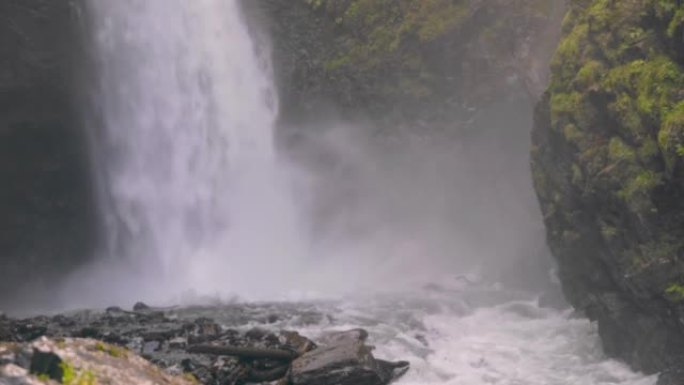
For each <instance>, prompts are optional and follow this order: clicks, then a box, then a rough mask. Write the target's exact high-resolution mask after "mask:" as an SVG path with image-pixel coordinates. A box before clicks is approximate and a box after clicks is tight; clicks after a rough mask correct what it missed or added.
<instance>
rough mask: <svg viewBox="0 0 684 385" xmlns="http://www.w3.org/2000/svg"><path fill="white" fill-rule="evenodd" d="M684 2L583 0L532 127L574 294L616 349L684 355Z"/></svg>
mask: <svg viewBox="0 0 684 385" xmlns="http://www.w3.org/2000/svg"><path fill="white" fill-rule="evenodd" d="M683 66H684V5H683V4H682V2H681V1H679V0H633V1H613V0H595V1H588V0H574V1H571V2H570V11H569V13H568V14H567V16H566V17H565V20H564V22H563V39H562V41H561V43H560V45H559V47H558V50H557V52H556V54H555V57H554V59H553V62H552V78H551V84H550V87H549V89H548V91H547V93H546V94H545V97H544V98H543V100H542V102H541V103H540V104H539V106H538V108H537V112H536V122H535V128H534V133H533V142H534V148H533V151H532V166H533V174H534V183H535V187H536V190H537V192H538V195H539V199H540V201H541V206H542V211H543V213H544V220H545V223H546V227H547V235H548V243H549V245H550V246H551V249H552V251H553V254H554V255H555V256H556V258H557V260H558V263H559V265H560V267H559V272H560V278H561V281H562V283H563V287H564V291H565V294H566V297H567V298H568V300H570V302H571V303H572V304H573V305H574V306H575V307H576V308H578V309H581V310H584V311H585V312H586V314H587V315H588V316H589V317H591V318H592V319H595V320H598V324H599V331H600V334H601V337H602V339H603V343H604V347H605V350H606V352H607V353H609V354H611V355H614V356H618V357H621V358H623V359H624V360H626V361H627V362H629V363H631V364H632V365H634V366H635V367H636V368H639V369H642V370H644V371H647V372H654V371H659V370H662V369H667V368H668V367H671V366H673V365H677V364H679V365H681V364H682V363H683V362H684V361H683V358H684V262H682V256H683V255H684V254H683V253H684V200H683V199H682V197H683V196H684V195H683V194H684V162H683V160H684V159H682V157H683V156H684V146H683V145H684V67H683Z"/></svg>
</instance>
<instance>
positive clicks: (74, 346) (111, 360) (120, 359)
mask: <svg viewBox="0 0 684 385" xmlns="http://www.w3.org/2000/svg"><path fill="white" fill-rule="evenodd" d="M0 349H3V350H4V351H7V350H9V351H15V352H18V351H23V350H27V349H32V351H33V353H32V358H31V368H30V370H26V368H23V367H22V366H21V364H19V363H18V362H12V363H8V364H5V365H2V366H0V384H2V385H20V384H21V385H23V384H31V385H33V384H46V383H49V384H56V383H60V382H62V381H63V379H64V378H63V377H64V373H65V372H66V370H67V369H66V368H67V367H68V368H69V372H70V373H71V375H72V376H74V378H73V382H71V383H78V384H96V383H97V384H110V385H131V384H167V385H193V384H196V383H195V382H193V381H191V380H190V379H189V378H185V377H182V376H173V375H170V374H168V373H165V372H164V371H162V370H161V369H160V368H158V367H156V366H154V365H153V364H151V363H150V362H148V361H147V360H145V359H143V358H141V357H139V356H137V355H135V354H133V353H132V352H129V351H124V350H118V349H117V348H115V347H112V346H108V345H105V344H103V343H102V342H98V341H96V340H92V339H74V338H66V339H59V340H52V339H48V338H46V337H42V338H40V339H38V340H36V341H34V342H32V343H24V344H7V343H0ZM46 375H47V376H48V377H49V378H51V379H52V380H54V381H46V382H43V381H42V380H39V378H40V379H43V378H44V376H46ZM39 376H40V377H39Z"/></svg>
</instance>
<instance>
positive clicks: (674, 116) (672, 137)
mask: <svg viewBox="0 0 684 385" xmlns="http://www.w3.org/2000/svg"><path fill="white" fill-rule="evenodd" d="M658 145H659V146H660V150H661V151H662V153H663V157H664V158H665V164H666V165H667V168H668V171H670V172H672V171H673V170H674V167H675V166H676V164H677V162H678V160H679V159H680V158H682V157H683V156H684V101H682V102H680V103H679V104H677V106H675V107H674V108H673V109H672V111H670V112H669V113H668V115H667V116H666V117H665V120H664V122H663V125H662V127H661V128H660V131H659V132H658Z"/></svg>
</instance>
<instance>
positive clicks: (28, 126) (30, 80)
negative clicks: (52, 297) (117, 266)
mask: <svg viewBox="0 0 684 385" xmlns="http://www.w3.org/2000/svg"><path fill="white" fill-rule="evenodd" d="M77 16H78V14H77V9H76V8H75V7H74V4H72V3H71V2H70V1H68V0H60V1H54V0H3V1H2V2H0V180H2V183H0V185H1V186H2V187H0V272H1V273H0V275H1V276H0V293H1V294H0V301H2V300H3V299H10V298H7V297H16V296H17V295H18V292H17V290H18V286H17V285H19V284H21V283H26V282H27V281H29V280H33V279H49V278H50V277H52V276H53V274H54V273H58V272H61V271H65V270H67V269H68V268H70V267H72V266H73V265H74V264H75V263H77V262H78V261H79V260H80V259H82V257H83V255H84V253H85V250H86V249H87V247H88V246H87V245H89V244H90V241H89V239H92V231H91V230H90V229H91V228H92V226H91V225H92V220H91V219H92V218H91V215H92V211H91V210H90V207H91V205H90V202H91V197H90V192H89V191H90V187H89V184H90V181H89V177H88V174H89V169H88V167H89V166H88V165H87V159H86V154H85V153H84V152H85V151H86V150H85V149H86V148H87V143H85V141H84V139H83V138H84V136H83V135H82V132H81V125H80V119H79V117H78V116H77V114H76V108H75V101H76V100H75V98H74V93H73V92H72V91H73V89H74V88H75V81H74V79H75V78H74V76H73V74H74V73H75V70H76V63H75V58H76V56H77V54H78V41H79V39H80V36H79V32H78V21H77ZM6 294H9V295H6ZM0 303H2V302H0Z"/></svg>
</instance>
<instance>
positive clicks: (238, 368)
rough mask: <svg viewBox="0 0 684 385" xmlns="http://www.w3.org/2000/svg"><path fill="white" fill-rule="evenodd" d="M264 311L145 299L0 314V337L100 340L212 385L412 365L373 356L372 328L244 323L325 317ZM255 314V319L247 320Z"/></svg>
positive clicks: (308, 381) (325, 380)
mask: <svg viewBox="0 0 684 385" xmlns="http://www.w3.org/2000/svg"><path fill="white" fill-rule="evenodd" d="M267 310H270V311H269V312H268V314H266V315H264V314H263V308H262V312H261V313H260V315H257V314H254V313H252V312H251V311H250V309H249V306H245V307H238V306H235V307H231V306H228V307H226V309H223V311H221V312H220V313H221V314H224V315H225V318H224V319H222V320H221V321H220V323H219V322H217V321H215V320H214V319H212V318H208V317H204V316H202V314H203V312H204V311H206V312H207V313H209V312H211V311H214V312H215V311H216V309H213V310H212V309H209V308H197V309H193V310H192V311H186V310H179V309H171V308H169V309H161V308H152V307H150V306H147V305H145V304H142V303H139V304H136V305H135V307H134V310H124V309H122V308H119V307H110V308H107V309H106V310H105V311H81V312H77V313H73V314H68V315H56V316H52V317H46V316H40V317H34V318H29V319H21V320H18V319H10V318H8V317H3V316H0V341H4V342H7V343H15V344H19V345H21V344H27V343H31V342H32V341H35V340H37V339H39V338H41V337H49V338H53V339H62V338H78V339H92V340H97V341H102V342H104V343H106V344H111V346H117V347H120V348H123V350H122V351H125V352H127V354H129V353H130V354H133V355H135V356H141V357H143V358H144V359H146V360H148V361H149V362H151V363H153V364H155V365H156V366H158V367H160V368H162V369H164V370H165V372H166V373H168V374H171V375H178V376H181V375H188V374H192V376H193V377H194V378H195V379H196V380H197V381H199V382H200V383H202V384H211V385H226V384H262V383H263V384H267V383H272V382H273V381H278V382H277V383H278V384H289V383H292V384H297V385H314V384H316V385H326V384H330V385H335V384H338V385H345V384H350V385H351V384H356V385H360V384H363V385H375V384H377V385H382V384H388V383H390V382H391V381H392V380H394V379H396V378H398V377H399V376H400V375H402V374H403V373H405V372H406V370H408V364H407V363H389V362H385V361H381V360H376V359H375V358H374V357H373V355H372V353H371V350H372V347H370V346H367V345H366V344H365V341H366V338H367V337H368V333H367V332H366V331H364V330H352V331H348V332H341V333H340V332H338V333H334V334H331V335H328V336H324V337H322V338H321V342H320V344H318V343H316V342H314V341H312V340H310V339H308V338H307V337H305V336H302V335H300V334H299V333H298V332H296V331H292V330H277V329H274V328H268V329H266V328H262V327H245V325H253V324H260V325H266V326H268V325H270V324H273V323H276V322H278V320H280V319H282V318H288V319H292V318H296V317H300V318H301V319H302V323H304V324H306V323H307V321H306V319H307V318H309V319H311V320H312V322H320V320H321V318H322V317H325V315H323V314H316V313H315V312H307V311H306V310H303V311H301V312H300V314H290V313H288V311H287V309H275V308H274V309H267ZM278 310H280V312H278ZM190 314H194V315H199V316H195V317H192V316H190ZM250 315H251V316H256V318H255V319H253V320H250ZM227 325H229V326H227ZM226 349H228V351H226ZM15 358H16V357H14V358H13V359H12V360H11V362H10V361H9V360H5V361H7V362H3V361H0V367H2V368H3V370H4V371H8V370H9V371H11V370H12V369H13V368H14V369H16V368H15V367H19V368H25V370H30V365H31V363H30V361H29V360H24V361H23V362H22V361H21V357H19V358H16V359H15ZM293 361H294V364H293ZM9 365H13V366H9ZM2 383H3V382H2V378H1V377H0V384H2Z"/></svg>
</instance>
